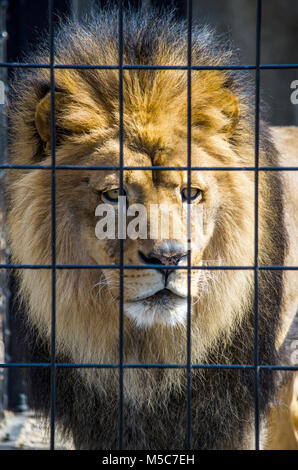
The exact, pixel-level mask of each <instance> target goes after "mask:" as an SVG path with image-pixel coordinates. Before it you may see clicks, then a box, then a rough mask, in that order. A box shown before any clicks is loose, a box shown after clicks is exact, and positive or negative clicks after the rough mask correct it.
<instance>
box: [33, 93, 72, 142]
mask: <svg viewBox="0 0 298 470" xmlns="http://www.w3.org/2000/svg"><path fill="white" fill-rule="evenodd" d="M66 103H67V98H66V95H65V93H63V92H60V91H56V92H55V122H56V123H57V121H58V120H59V119H58V118H59V114H60V113H61V111H62V110H63V108H65V107H66ZM35 126H36V129H37V132H38V134H39V136H40V138H41V140H42V141H43V142H44V143H46V144H47V145H48V146H50V144H51V92H48V93H47V94H46V95H45V96H44V97H43V98H42V99H41V100H40V101H39V103H38V104H37V106H36V110H35Z"/></svg>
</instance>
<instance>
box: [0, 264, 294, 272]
mask: <svg viewBox="0 0 298 470" xmlns="http://www.w3.org/2000/svg"><path fill="white" fill-rule="evenodd" d="M52 267H53V266H52V265H51V264H0V269H52ZM55 268H56V269H120V264H56V265H55ZM123 268H124V269H160V265H158V264H124V265H123ZM162 269H171V270H172V269H187V266H177V265H171V264H168V265H165V266H163V268H162ZM191 269H217V270H221V269H225V270H227V269H231V270H247V269H251V270H253V269H255V266H231V265H229V266H225V265H222V266H220V265H219V266H216V265H213V266H212V265H210V266H204V265H202V266H194V265H192V266H191ZM258 269H259V270H268V271H273V270H285V271H297V269H298V266H262V265H259V267H258Z"/></svg>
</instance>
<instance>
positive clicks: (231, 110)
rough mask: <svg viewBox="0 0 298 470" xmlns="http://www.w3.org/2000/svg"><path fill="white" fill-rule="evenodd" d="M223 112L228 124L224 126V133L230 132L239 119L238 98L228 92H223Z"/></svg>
mask: <svg viewBox="0 0 298 470" xmlns="http://www.w3.org/2000/svg"><path fill="white" fill-rule="evenodd" d="M222 107H223V112H224V114H225V115H226V116H227V118H228V120H229V123H228V124H227V125H226V126H225V130H226V132H231V131H233V129H234V128H235V127H236V125H237V124H238V121H239V118H240V102H239V98H238V97H237V96H236V95H235V94H234V93H233V92H232V91H230V90H225V92H224V93H223V96H222Z"/></svg>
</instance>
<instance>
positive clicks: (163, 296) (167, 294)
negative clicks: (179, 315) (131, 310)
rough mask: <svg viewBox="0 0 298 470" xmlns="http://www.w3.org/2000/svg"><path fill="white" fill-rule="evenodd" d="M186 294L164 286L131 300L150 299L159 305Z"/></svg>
mask: <svg viewBox="0 0 298 470" xmlns="http://www.w3.org/2000/svg"><path fill="white" fill-rule="evenodd" d="M185 298H186V296H184V295H179V294H178V293H176V292H173V291H172V290H170V289H167V288H166V287H165V288H163V289H160V290H159V291H157V292H155V293H154V294H150V295H148V296H146V297H143V298H142V299H135V300H132V302H139V301H144V300H150V301H151V302H154V303H157V304H159V305H165V304H167V303H168V302H170V301H171V300H174V299H185Z"/></svg>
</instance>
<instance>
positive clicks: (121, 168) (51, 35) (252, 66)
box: [0, 0, 298, 450]
mask: <svg viewBox="0 0 298 470" xmlns="http://www.w3.org/2000/svg"><path fill="white" fill-rule="evenodd" d="M186 1H187V28H188V35H187V65H185V66H181V65H180V66H168V65H154V64H153V65H136V64H124V63H123V13H124V7H123V0H118V13H119V24H118V32H119V49H118V57H119V63H118V64H117V65H114V64H111V65H100V64H98V65H88V64H80V65H73V64H67V65H64V64H63V65H61V64H55V57H54V0H49V3H48V4H49V11H48V15H49V45H50V62H49V64H36V63H22V62H2V63H0V67H7V68H47V69H49V70H50V81H51V86H50V91H51V158H52V164H51V165H38V164H36V165H20V164H18V165H14V164H1V165H0V169H3V170H9V169H39V170H51V213H52V226H51V239H52V263H51V264H47V265H45V264H44V265H33V264H32V265H31V264H28V265H20V264H9V263H8V264H1V265H0V269H13V268H14V269H51V272H52V315H51V361H50V362H43V363H4V364H0V367H3V368H10V367H11V368H13V367H24V368H28V367H41V368H44V367H45V368H50V370H51V415H50V430H51V431H50V449H51V450H54V449H55V401H56V388H55V382H56V369H57V368H61V367H62V368H103V369H104V368H118V369H119V423H118V436H119V437H118V442H119V450H122V449H123V429H124V419H123V418H124V415H123V408H124V400H123V371H124V369H125V368H172V369H179V368H184V369H186V371H187V429H186V435H187V449H188V450H190V449H192V448H193V446H192V438H191V418H192V416H191V391H192V387H191V375H192V370H194V369H200V368H201V369H249V370H253V371H254V384H255V388H254V405H255V406H254V408H255V420H254V427H255V449H256V450H258V449H259V435H260V426H259V418H260V416H259V373H260V370H261V369H267V370H268V369H270V370H284V371H297V370H298V367H297V366H288V365H287V366H286V365H262V364H260V363H259V344H258V340H259V338H258V274H259V271H262V270H297V269H298V267H297V266H276V265H274V266H273V265H272V266H259V264H258V251H259V246H258V245H259V244H258V227H259V220H258V219H259V218H258V195H259V172H260V171H296V170H298V167H296V166H283V167H279V166H260V165H259V122H260V72H261V70H265V69H298V63H294V64H267V65H265V64H261V63H260V55H261V19H262V0H257V15H256V18H257V19H256V60H255V64H242V65H233V64H231V65H225V66H194V65H192V53H191V46H192V0H186ZM57 69H109V70H118V71H119V146H120V151H119V165H115V166H101V165H93V166H82V165H58V164H56V151H55V142H56V139H55V97H54V96H55V70H57ZM145 69H150V70H186V71H187V166H185V167H182V166H179V167H177V166H148V167H146V166H145V167H144V166H142V167H138V166H125V165H124V160H123V145H124V123H123V71H124V70H145ZM194 70H253V71H255V166H253V167H247V166H239V167H229V168H228V170H229V171H252V172H254V174H255V180H254V181H255V199H254V212H255V226H254V240H255V243H254V265H253V266H222V265H220V266H216V265H214V266H209V265H208V266H204V265H203V266H194V265H192V264H191V246H190V244H191V240H190V222H189V221H190V216H189V207H188V217H187V225H188V231H187V232H188V251H187V267H186V266H177V265H167V266H163V269H171V270H172V269H184V270H185V269H186V268H187V288H188V296H187V355H186V357H187V361H186V364H169V363H162V364H156V363H154V364H149V363H144V364H143V363H142V364H133V363H127V364H126V363H124V360H123V323H124V320H123V314H124V312H123V303H124V302H123V298H124V297H123V295H124V291H123V288H124V276H123V272H124V269H144V268H146V269H156V265H154V264H146V265H132V264H130V265H126V264H124V259H123V258H124V256H123V254H124V240H123V239H120V262H119V264H111V265H100V264H96V265H76V264H69V265H66V264H57V263H56V213H55V207H56V199H55V198H56V171H57V170H58V171H59V170H66V169H69V170H82V169H88V170H118V171H119V175H120V178H119V179H120V195H124V190H123V175H124V171H125V170H169V171H172V170H173V171H175V170H185V171H187V201H188V205H189V203H190V200H191V172H192V171H194V170H200V171H208V170H213V171H220V170H226V169H227V168H226V167H196V166H192V164H191V125H192V123H191V76H192V71H194ZM101 268H105V269H119V275H120V302H119V362H118V363H85V364H83V363H80V364H77V363H64V362H56V272H57V270H60V269H101ZM193 269H203V270H204V269H208V270H212V269H214V270H252V271H253V272H254V362H253V364H192V362H191V271H192V270H193Z"/></svg>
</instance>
